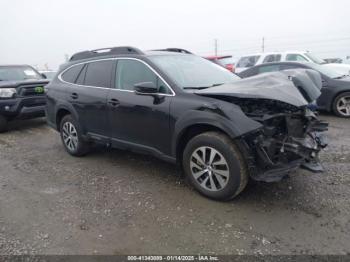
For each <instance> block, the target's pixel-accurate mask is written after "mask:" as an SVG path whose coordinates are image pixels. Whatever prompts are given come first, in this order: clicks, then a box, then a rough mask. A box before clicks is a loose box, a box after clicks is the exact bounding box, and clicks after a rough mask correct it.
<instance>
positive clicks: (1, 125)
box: [0, 115, 7, 133]
mask: <svg viewBox="0 0 350 262" xmlns="http://www.w3.org/2000/svg"><path fill="white" fill-rule="evenodd" d="M6 129H7V119H6V117H4V116H2V115H0V133H2V132H5V131H6Z"/></svg>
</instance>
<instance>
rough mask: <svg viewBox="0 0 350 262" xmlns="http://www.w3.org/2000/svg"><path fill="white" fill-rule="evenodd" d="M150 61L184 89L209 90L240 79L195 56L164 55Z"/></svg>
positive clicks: (153, 57) (154, 57)
mask: <svg viewBox="0 0 350 262" xmlns="http://www.w3.org/2000/svg"><path fill="white" fill-rule="evenodd" d="M150 59H151V60H152V62H153V63H154V64H156V65H157V66H158V67H159V68H160V69H162V70H163V71H164V72H165V73H166V74H167V75H168V76H169V77H170V78H171V80H173V81H174V82H175V83H176V84H177V85H178V86H179V87H181V88H183V89H190V88H193V89H196V88H198V89H199V88H207V87H212V86H216V85H221V84H226V83H232V82H235V81H236V80H238V79H240V78H239V77H238V76H236V75H235V74H233V73H230V72H229V71H227V70H226V69H225V68H223V67H221V66H218V65H216V64H214V63H212V62H210V61H208V60H206V59H204V58H201V57H199V56H195V55H167V56H165V55H164V56H163V55H162V56H152V57H150Z"/></svg>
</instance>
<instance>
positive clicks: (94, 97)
mask: <svg viewBox="0 0 350 262" xmlns="http://www.w3.org/2000/svg"><path fill="white" fill-rule="evenodd" d="M308 75H310V76H311V75H312V76H311V80H310V78H308ZM299 76H303V77H306V78H307V79H308V80H310V81H309V82H308V83H306V84H305V85H303V84H302V87H301V88H304V92H305V93H307V94H310V96H314V95H316V96H317V95H319V94H320V91H319V88H320V87H319V85H318V80H320V79H318V78H319V75H318V74H317V73H313V72H311V73H310V72H309V73H307V74H306V73H304V72H302V73H295V72H294V76H287V75H285V74H281V73H276V74H273V75H271V77H268V78H266V79H263V78H261V79H260V77H257V79H256V81H251V80H240V79H239V77H237V76H235V75H234V74H232V73H230V72H229V71H227V70H226V69H224V68H222V67H220V66H218V65H215V64H214V63H211V62H209V61H207V60H205V59H203V58H200V57H198V56H195V55H192V54H183V53H176V52H163V51H149V52H142V51H140V50H138V49H136V48H132V47H118V48H112V49H109V50H108V51H107V52H102V53H101V52H100V50H94V51H84V52H81V53H77V54H76V55H73V57H72V58H71V61H70V62H68V63H67V64H64V65H62V66H61V68H60V70H59V73H58V75H57V77H55V78H54V79H53V80H52V81H51V82H50V84H49V85H48V86H47V93H46V94H47V107H46V110H47V121H48V123H49V125H51V126H52V127H53V128H55V129H56V130H58V131H59V132H60V133H61V138H62V142H63V145H64V146H65V148H66V150H67V151H68V153H70V154H72V155H78V156H79V155H83V154H85V153H86V152H87V149H88V146H89V143H91V142H98V143H103V144H106V145H108V146H112V147H117V148H122V149H129V150H132V151H136V152H142V153H146V154H152V155H154V156H156V157H158V158H161V159H163V160H166V161H170V162H173V163H176V162H179V163H182V165H183V168H184V171H185V173H186V174H187V176H188V177H189V179H190V181H191V183H192V185H193V186H194V187H196V189H197V190H198V191H199V192H201V193H202V194H204V195H206V196H208V197H211V198H214V199H229V198H232V197H234V196H236V195H237V194H238V193H239V192H241V191H242V190H243V188H244V187H245V185H246V183H247V180H248V177H249V176H250V177H252V178H254V179H256V180H261V181H278V180H280V179H282V178H283V177H284V176H286V175H287V174H289V173H290V172H291V171H293V170H295V169H297V168H298V167H300V166H302V167H305V168H308V169H310V170H313V171H316V172H317V171H321V170H322V168H321V166H320V164H319V160H318V157H317V155H318V152H319V151H320V149H321V148H322V147H324V146H326V144H325V143H324V141H323V138H322V135H321V132H323V131H325V130H326V129H327V124H326V123H323V122H321V121H319V120H318V118H317V116H316V115H315V114H314V113H313V112H312V111H310V110H309V109H308V108H307V105H308V101H307V99H306V98H305V97H303V95H302V94H301V93H300V92H299V91H298V89H297V88H296V87H295V85H294V84H293V82H292V81H291V80H289V78H290V77H292V78H293V79H300V78H299ZM317 77H318V78H317ZM278 86H283V87H284V88H279V89H274V87H278ZM259 90H260V91H261V90H265V92H260V91H259ZM275 97H276V98H275Z"/></svg>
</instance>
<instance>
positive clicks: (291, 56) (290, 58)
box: [286, 54, 307, 62]
mask: <svg viewBox="0 0 350 262" xmlns="http://www.w3.org/2000/svg"><path fill="white" fill-rule="evenodd" d="M286 61H301V62H307V59H306V58H305V57H303V56H302V55H299V54H288V55H287V56H286Z"/></svg>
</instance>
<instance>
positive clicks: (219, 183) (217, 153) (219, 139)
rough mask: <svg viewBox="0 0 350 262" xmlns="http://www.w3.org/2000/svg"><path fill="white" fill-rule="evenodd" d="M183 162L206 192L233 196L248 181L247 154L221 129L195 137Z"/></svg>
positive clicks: (225, 197) (222, 197)
mask: <svg viewBox="0 0 350 262" xmlns="http://www.w3.org/2000/svg"><path fill="white" fill-rule="evenodd" d="M183 166H184V170H185V173H186V176H187V177H188V179H189V181H190V182H191V184H192V185H193V186H194V188H195V189H197V191H199V192H200V193H201V194H203V195H204V196H206V197H208V198H211V199H214V200H229V199H232V198H234V197H235V196H237V195H238V194H239V193H240V192H242V191H243V189H244V188H245V186H246V185H247V182H248V177H249V176H248V171H247V167H246V163H245V161H244V158H243V156H242V154H241V152H240V150H239V149H238V147H237V146H236V145H235V144H234V142H233V141H232V140H231V139H230V138H229V137H227V136H226V135H224V134H221V133H219V132H207V133H203V134H200V135H198V136H196V137H194V138H192V139H191V140H190V141H189V142H188V144H187V145H186V148H185V151H184V154H183Z"/></svg>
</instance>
